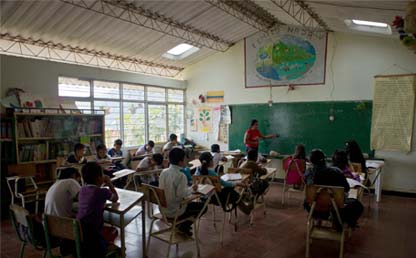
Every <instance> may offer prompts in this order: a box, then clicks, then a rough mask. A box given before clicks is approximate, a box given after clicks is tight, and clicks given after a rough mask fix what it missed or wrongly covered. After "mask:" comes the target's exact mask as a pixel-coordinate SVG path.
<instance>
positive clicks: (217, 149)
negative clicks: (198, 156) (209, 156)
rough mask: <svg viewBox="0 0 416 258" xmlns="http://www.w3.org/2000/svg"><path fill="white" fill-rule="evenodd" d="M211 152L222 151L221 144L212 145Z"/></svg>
mask: <svg viewBox="0 0 416 258" xmlns="http://www.w3.org/2000/svg"><path fill="white" fill-rule="evenodd" d="M211 152H220V145H218V144H213V145H211Z"/></svg>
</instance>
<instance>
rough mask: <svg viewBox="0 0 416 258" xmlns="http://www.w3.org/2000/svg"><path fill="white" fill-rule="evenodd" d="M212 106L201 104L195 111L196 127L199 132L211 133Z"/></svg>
mask: <svg viewBox="0 0 416 258" xmlns="http://www.w3.org/2000/svg"><path fill="white" fill-rule="evenodd" d="M212 115H213V114H212V107H208V106H203V107H198V112H197V127H198V132H200V133H211V132H212V120H213V116H212Z"/></svg>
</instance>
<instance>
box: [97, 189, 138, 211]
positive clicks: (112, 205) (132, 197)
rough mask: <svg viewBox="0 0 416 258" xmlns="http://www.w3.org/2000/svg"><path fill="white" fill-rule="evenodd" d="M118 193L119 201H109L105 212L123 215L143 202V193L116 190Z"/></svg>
mask: <svg viewBox="0 0 416 258" xmlns="http://www.w3.org/2000/svg"><path fill="white" fill-rule="evenodd" d="M116 191H117V194H118V201H117V202H111V201H107V204H106V207H105V210H107V211H110V212H114V213H118V214H123V213H126V212H127V211H129V210H130V209H131V208H132V207H133V206H134V205H136V204H137V203H138V202H139V201H141V200H142V198H143V196H144V194H143V193H139V192H135V191H130V190H124V189H121V188H116Z"/></svg>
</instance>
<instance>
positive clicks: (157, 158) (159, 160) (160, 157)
mask: <svg viewBox="0 0 416 258" xmlns="http://www.w3.org/2000/svg"><path fill="white" fill-rule="evenodd" d="M152 159H153V160H154V161H155V162H156V164H157V165H158V166H160V165H162V163H163V155H162V154H160V153H155V154H153V155H152Z"/></svg>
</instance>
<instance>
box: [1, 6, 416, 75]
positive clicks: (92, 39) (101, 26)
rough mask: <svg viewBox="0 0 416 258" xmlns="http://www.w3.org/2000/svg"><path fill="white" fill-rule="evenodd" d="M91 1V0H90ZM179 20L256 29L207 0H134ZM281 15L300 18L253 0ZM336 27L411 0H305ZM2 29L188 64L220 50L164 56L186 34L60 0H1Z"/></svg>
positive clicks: (236, 32) (228, 35)
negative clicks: (180, 56)
mask: <svg viewBox="0 0 416 258" xmlns="http://www.w3.org/2000/svg"><path fill="white" fill-rule="evenodd" d="M87 1H91V0H87ZM128 2H132V3H133V4H135V5H136V6H139V7H142V8H144V9H149V10H151V11H153V12H157V13H159V14H162V15H164V16H166V17H169V18H172V19H173V20H175V21H178V22H182V23H185V24H186V25H190V26H192V27H194V28H197V29H199V30H201V31H205V32H208V33H210V34H214V35H216V36H218V37H219V38H222V39H224V40H227V41H231V42H238V41H240V40H242V39H243V38H244V37H247V36H249V35H251V34H253V33H255V32H257V31H258V30H257V29H255V28H253V27H251V26H250V25H248V24H246V23H244V22H242V21H241V20H239V19H237V18H235V17H234V16H232V15H230V14H228V13H226V12H224V11H222V10H220V9H218V8H217V7H215V6H213V5H211V4H209V3H207V2H205V1H203V0H187V1H178V0H170V1H166V0H165V1H131V0H129V1H128ZM254 2H255V3H256V4H258V5H259V6H261V7H263V8H264V9H266V10H267V11H268V12H269V13H270V14H272V15H273V16H275V17H276V18H277V19H278V20H280V21H282V22H283V23H286V24H294V25H297V22H296V21H295V20H294V19H293V18H291V17H289V16H288V15H287V14H286V13H285V12H283V11H282V10H281V9H279V8H278V7H277V6H276V5H274V4H273V3H272V2H271V1H270V0H255V1H254ZM304 2H306V3H307V4H309V6H310V7H311V8H312V9H313V10H314V11H315V12H316V13H317V14H318V15H319V16H320V17H321V18H322V20H323V21H324V22H325V23H326V24H327V25H328V26H329V28H330V29H331V30H333V31H342V32H352V31H350V30H349V29H348V27H346V25H345V24H344V19H347V18H355V19H362V20H371V21H378V22H386V23H391V21H392V20H393V19H394V16H396V15H404V10H405V7H406V4H407V2H408V1H398V0H395V1H376V0H371V1H342V0H336V1H335V0H334V1H328V0H315V1H304ZM0 15H1V16H0V17H1V33H9V34H11V35H14V36H17V35H19V36H22V37H31V38H33V39H42V40H44V41H53V42H55V43H62V44H68V45H71V46H79V47H83V48H88V49H95V50H99V51H106V52H110V53H112V54H116V55H123V56H128V57H136V58H139V59H143V60H148V61H152V62H156V63H161V64H166V65H174V66H179V67H187V66H190V65H192V64H194V63H196V62H198V61H200V60H202V59H204V58H206V57H207V56H209V55H212V54H214V53H217V52H218V51H216V50H212V49H209V48H202V49H201V50H200V51H198V52H196V53H195V54H192V55H191V56H189V57H187V58H185V59H184V60H179V61H172V60H168V59H166V58H163V57H162V54H163V53H165V52H166V51H167V50H169V49H170V48H172V47H174V46H176V45H177V44H179V43H182V42H183V40H182V39H179V38H176V37H173V36H170V35H166V34H163V33H161V32H158V31H154V30H151V29H148V28H144V27H141V26H139V25H135V24H132V23H129V22H126V21H122V20H119V19H116V18H113V17H109V16H106V15H103V14H99V13H96V12H93V11H91V10H86V9H83V8H80V7H76V6H73V5H70V4H68V3H64V2H62V1H58V0H55V1H45V0H44V1H33V0H27V1H10V0H1V12H0Z"/></svg>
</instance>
